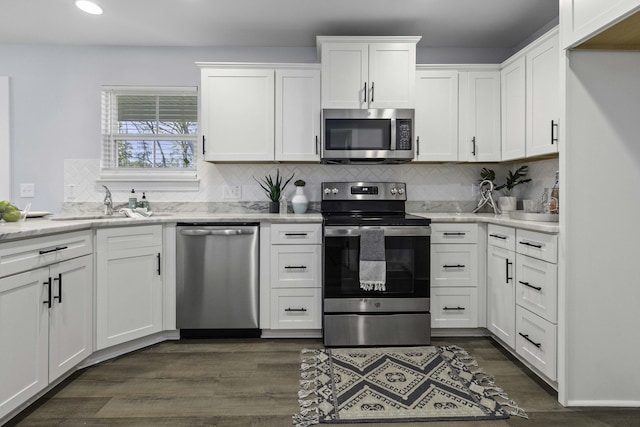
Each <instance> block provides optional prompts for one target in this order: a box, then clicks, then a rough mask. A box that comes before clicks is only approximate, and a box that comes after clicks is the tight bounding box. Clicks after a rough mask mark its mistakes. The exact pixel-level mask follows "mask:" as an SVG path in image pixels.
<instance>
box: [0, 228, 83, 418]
mask: <svg viewBox="0 0 640 427" xmlns="http://www.w3.org/2000/svg"><path fill="white" fill-rule="evenodd" d="M71 241H73V242H79V241H82V242H84V243H82V244H80V245H75V244H73V245H71V246H70V242H71ZM69 249H71V250H69ZM91 250H92V245H91V233H89V232H80V233H69V234H68V235H66V236H60V237H58V236H49V237H46V238H35V239H26V240H23V241H18V242H7V243H3V244H1V245H0V255H2V258H3V260H8V259H9V258H11V256H10V254H12V253H13V254H20V256H19V257H16V258H15V260H19V259H20V260H23V261H24V260H31V261H29V262H30V263H31V265H39V266H40V267H38V268H33V269H31V270H26V271H23V272H18V273H17V274H12V275H7V276H4V277H1V278H0V342H2V348H3V349H4V351H0V378H2V379H1V380H0V419H1V418H2V417H4V416H5V415H7V414H9V413H10V412H11V411H12V410H14V409H16V408H18V407H19V406H20V405H21V404H23V403H24V402H26V401H27V400H28V399H30V398H31V397H32V396H34V395H36V394H37V393H38V392H39V391H41V390H43V389H44V388H45V387H46V386H47V385H48V384H49V383H51V382H53V381H55V380H56V379H58V378H59V377H60V376H61V375H63V374H64V373H66V372H68V371H69V370H70V369H72V368H74V367H75V366H76V365H77V364H78V363H80V362H81V361H82V360H84V359H85V358H86V357H88V356H89V355H90V354H91V352H92V351H93V345H92V342H93V339H92V332H93V322H92V311H93V286H92V281H93V260H92V257H91V255H90V253H91ZM5 255H6V256H5ZM77 255H82V256H78V257H75V256H77ZM74 257H75V258H74ZM21 262H22V261H21ZM47 262H48V263H49V264H50V265H48V266H42V265H43V264H46V263H47ZM15 265H17V264H15ZM25 265H26V264H23V266H25ZM8 270H9V269H4V268H3V270H2V275H4V274H6V272H7V271H8ZM13 272H14V271H12V273H13Z"/></svg>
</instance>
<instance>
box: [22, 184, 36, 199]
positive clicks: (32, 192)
mask: <svg viewBox="0 0 640 427" xmlns="http://www.w3.org/2000/svg"><path fill="white" fill-rule="evenodd" d="M20 197H36V186H35V184H20Z"/></svg>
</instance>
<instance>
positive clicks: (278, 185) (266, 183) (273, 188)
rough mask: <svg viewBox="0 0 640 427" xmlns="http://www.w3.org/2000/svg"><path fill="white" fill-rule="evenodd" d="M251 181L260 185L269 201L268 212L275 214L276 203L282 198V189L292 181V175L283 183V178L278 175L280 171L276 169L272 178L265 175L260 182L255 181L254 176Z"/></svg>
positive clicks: (276, 209) (276, 210)
mask: <svg viewBox="0 0 640 427" xmlns="http://www.w3.org/2000/svg"><path fill="white" fill-rule="evenodd" d="M253 179H254V180H255V181H256V182H257V183H258V184H260V187H262V189H263V190H264V191H265V193H266V194H267V197H268V198H269V200H270V203H269V212H270V213H277V212H278V210H279V209H278V203H279V202H280V199H281V198H282V197H284V189H285V188H286V186H287V184H288V183H289V182H290V181H291V180H292V179H293V174H291V176H290V177H289V178H288V179H287V180H286V181H284V182H283V179H284V177H283V176H281V175H280V169H276V177H275V178H272V177H271V175H267V176H265V177H264V178H262V179H261V180H258V179H256V177H255V176H254V177H253Z"/></svg>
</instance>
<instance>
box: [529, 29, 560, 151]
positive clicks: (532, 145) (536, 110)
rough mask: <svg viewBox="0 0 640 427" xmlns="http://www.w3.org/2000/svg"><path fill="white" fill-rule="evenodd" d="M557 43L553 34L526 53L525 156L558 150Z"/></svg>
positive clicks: (558, 87)
mask: <svg viewBox="0 0 640 427" xmlns="http://www.w3.org/2000/svg"><path fill="white" fill-rule="evenodd" d="M558 43H559V42H558V36H557V35H555V36H554V37H552V38H550V39H549V40H547V41H546V42H544V43H542V44H541V45H540V46H538V47H536V48H534V49H533V50H532V51H531V52H529V53H528V54H527V157H531V156H537V155H541V154H549V153H557V152H558V141H557V137H558V129H557V125H558V119H559V118H560V86H559V81H560V65H559V61H560V48H559V46H558Z"/></svg>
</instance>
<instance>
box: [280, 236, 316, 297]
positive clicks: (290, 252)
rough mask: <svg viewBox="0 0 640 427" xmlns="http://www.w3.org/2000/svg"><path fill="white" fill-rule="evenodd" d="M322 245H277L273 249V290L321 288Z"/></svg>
mask: <svg viewBox="0 0 640 427" xmlns="http://www.w3.org/2000/svg"><path fill="white" fill-rule="evenodd" d="M321 248H322V246H320V245H276V246H272V247H271V286H272V287H273V288H315V287H320V269H321V264H322V258H321V254H320V249H321Z"/></svg>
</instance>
